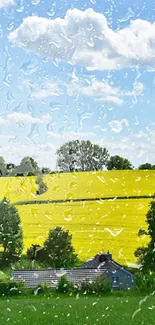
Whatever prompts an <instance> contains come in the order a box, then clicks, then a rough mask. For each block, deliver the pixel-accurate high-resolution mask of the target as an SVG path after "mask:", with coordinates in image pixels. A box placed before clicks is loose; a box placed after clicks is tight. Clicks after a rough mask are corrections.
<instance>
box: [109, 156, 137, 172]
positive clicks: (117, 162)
mask: <svg viewBox="0 0 155 325" xmlns="http://www.w3.org/2000/svg"><path fill="white" fill-rule="evenodd" d="M107 169H108V170H112V169H114V170H123V169H124V170H131V169H133V166H132V164H131V162H130V161H129V160H128V159H126V158H123V157H120V156H118V155H116V156H111V157H110V159H109V160H108V162H107Z"/></svg>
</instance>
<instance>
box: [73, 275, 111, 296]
mask: <svg viewBox="0 0 155 325" xmlns="http://www.w3.org/2000/svg"><path fill="white" fill-rule="evenodd" d="M79 290H80V291H81V292H82V293H84V294H97V295H101V294H103V293H107V292H110V291H111V286H110V283H109V282H108V281H107V279H105V278H104V277H103V276H99V277H97V278H96V280H95V281H88V280H87V281H85V282H82V283H81V285H80V288H79Z"/></svg>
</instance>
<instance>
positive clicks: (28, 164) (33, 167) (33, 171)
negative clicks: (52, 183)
mask: <svg viewBox="0 0 155 325" xmlns="http://www.w3.org/2000/svg"><path fill="white" fill-rule="evenodd" d="M38 173H39V167H38V164H37V162H36V161H35V160H34V159H33V158H32V157H24V158H23V159H22V160H21V162H20V165H19V166H17V169H16V174H18V175H20V174H21V175H24V176H32V175H37V174H38Z"/></svg>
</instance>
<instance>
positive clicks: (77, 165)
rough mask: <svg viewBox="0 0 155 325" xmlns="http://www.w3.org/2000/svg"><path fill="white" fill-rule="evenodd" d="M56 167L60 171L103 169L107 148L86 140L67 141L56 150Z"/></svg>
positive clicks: (107, 156)
mask: <svg viewBox="0 0 155 325" xmlns="http://www.w3.org/2000/svg"><path fill="white" fill-rule="evenodd" d="M56 154H57V168H58V169H59V170H60V171H66V172H69V171H91V170H103V169H104V167H105V165H106V163H107V161H108V158H109V154H108V150H107V149H106V148H102V147H100V146H98V145H97V144H92V143H91V142H90V141H89V140H87V141H83V140H82V141H79V140H74V141H69V142H66V143H65V144H63V145H62V146H61V147H60V148H59V149H58V150H57V152H56Z"/></svg>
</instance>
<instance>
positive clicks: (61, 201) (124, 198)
mask: <svg viewBox="0 0 155 325" xmlns="http://www.w3.org/2000/svg"><path fill="white" fill-rule="evenodd" d="M153 198H155V195H154V194H153V195H152V194H151V195H141V196H140V195H139V196H136V195H131V196H108V197H97V198H79V199H66V200H65V199H64V200H63V199H59V200H33V201H31V200H30V201H20V202H15V203H14V205H30V204H31V205H33V204H54V203H74V202H90V201H115V200H137V199H153Z"/></svg>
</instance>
